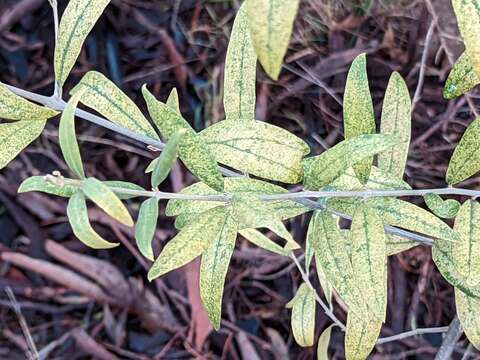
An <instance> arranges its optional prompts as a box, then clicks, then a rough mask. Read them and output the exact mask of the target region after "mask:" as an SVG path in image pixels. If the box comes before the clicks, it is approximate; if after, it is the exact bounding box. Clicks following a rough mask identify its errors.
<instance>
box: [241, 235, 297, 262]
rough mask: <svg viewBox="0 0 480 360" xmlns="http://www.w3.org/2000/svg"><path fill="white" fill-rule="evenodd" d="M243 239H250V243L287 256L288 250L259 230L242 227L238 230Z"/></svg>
mask: <svg viewBox="0 0 480 360" xmlns="http://www.w3.org/2000/svg"><path fill="white" fill-rule="evenodd" d="M239 233H240V235H242V236H243V237H244V238H245V239H247V240H248V241H250V242H251V243H252V244H254V245H256V246H258V247H261V248H262V249H265V250H268V251H271V252H273V253H275V254H278V255H282V256H288V253H289V252H288V251H287V250H285V249H284V248H283V247H281V246H280V245H278V244H277V243H275V242H273V241H272V240H270V239H269V238H268V237H267V236H265V235H263V234H262V233H261V232H260V231H258V230H255V229H243V230H240V231H239Z"/></svg>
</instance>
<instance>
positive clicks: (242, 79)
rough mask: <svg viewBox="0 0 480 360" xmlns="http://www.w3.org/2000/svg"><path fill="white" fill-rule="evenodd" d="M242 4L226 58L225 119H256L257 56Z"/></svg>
mask: <svg viewBox="0 0 480 360" xmlns="http://www.w3.org/2000/svg"><path fill="white" fill-rule="evenodd" d="M248 32H249V29H248V19H247V13H246V10H245V5H242V6H241V7H240V9H239V10H238V13H237V16H236V18H235V22H234V23H233V28H232V34H231V36H230V41H229V43H228V49H227V58H226V59H225V75H224V76H225V79H224V85H223V92H224V94H223V104H224V107H225V115H226V118H227V119H248V120H253V119H255V98H256V94H255V85H256V83H255V79H256V76H257V54H256V53H255V49H254V48H253V43H252V39H251V37H250V34H249V33H248Z"/></svg>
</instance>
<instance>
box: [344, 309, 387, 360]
mask: <svg viewBox="0 0 480 360" xmlns="http://www.w3.org/2000/svg"><path fill="white" fill-rule="evenodd" d="M381 328H382V321H381V320H377V319H375V317H371V318H368V317H366V318H362V317H359V316H358V315H357V314H355V313H352V312H351V311H350V312H349V313H348V318H347V330H346V332H345V357H346V359H347V360H365V359H367V357H368V355H369V354H370V353H371V352H372V350H373V348H374V347H375V343H376V342H377V339H378V337H379V335H380V330H381Z"/></svg>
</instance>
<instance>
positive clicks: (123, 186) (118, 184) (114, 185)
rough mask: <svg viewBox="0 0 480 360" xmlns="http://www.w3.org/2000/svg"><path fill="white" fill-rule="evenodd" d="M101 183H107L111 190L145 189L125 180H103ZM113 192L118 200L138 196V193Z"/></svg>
mask: <svg viewBox="0 0 480 360" xmlns="http://www.w3.org/2000/svg"><path fill="white" fill-rule="evenodd" d="M103 184H105V185H107V186H108V187H109V188H110V189H111V190H112V191H113V190H117V189H120V190H135V191H145V189H144V188H142V187H141V186H139V185H137V184H132V183H129V182H125V181H117V180H108V181H103ZM114 192H115V194H116V195H117V197H118V198H119V199H120V200H127V199H133V198H136V197H138V196H140V195H130V194H121V193H117V192H116V191H114Z"/></svg>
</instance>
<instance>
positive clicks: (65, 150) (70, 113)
mask: <svg viewBox="0 0 480 360" xmlns="http://www.w3.org/2000/svg"><path fill="white" fill-rule="evenodd" d="M82 95H83V91H79V92H78V93H76V94H75V95H74V96H72V97H71V98H70V100H69V101H68V103H67V105H66V106H65V109H64V110H63V113H62V117H61V118H60V125H59V128H58V139H59V142H60V148H61V149H62V154H63V157H64V159H65V162H66V163H67V165H68V167H69V168H70V170H72V171H73V173H74V174H75V175H77V176H78V177H79V178H80V179H84V178H85V172H84V171H83V164H82V157H81V155H80V149H79V147H78V142H77V136H76V134H75V110H76V109H77V106H78V101H79V100H80V98H81V96H82Z"/></svg>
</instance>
